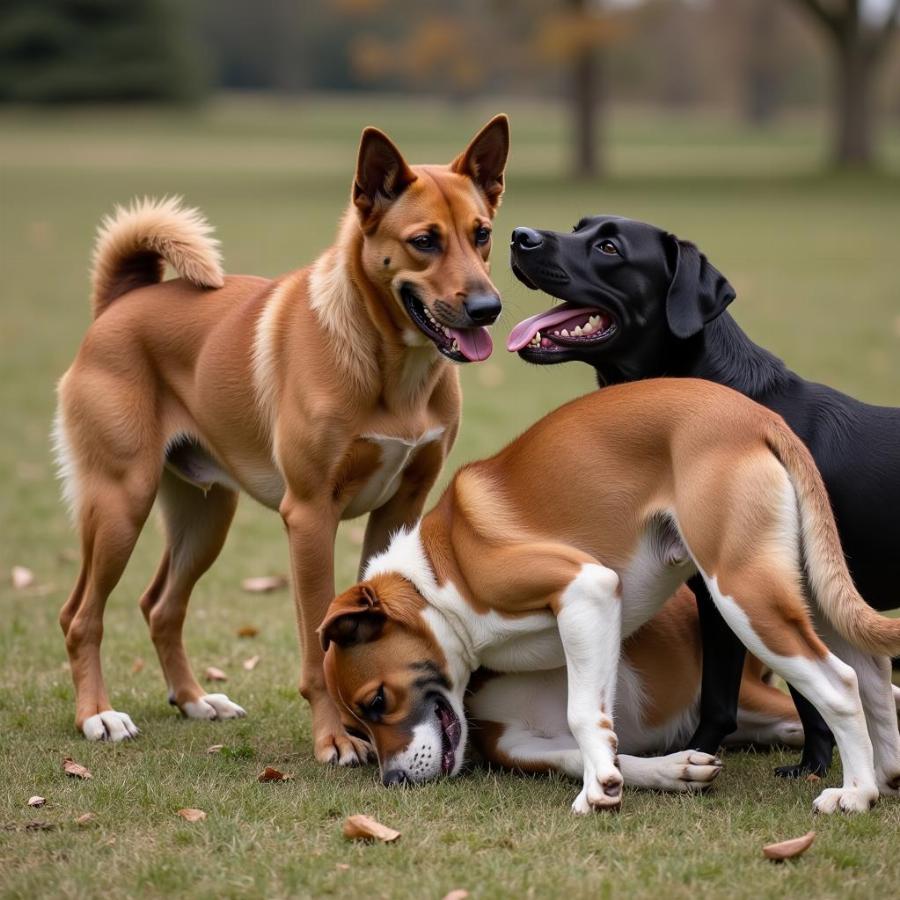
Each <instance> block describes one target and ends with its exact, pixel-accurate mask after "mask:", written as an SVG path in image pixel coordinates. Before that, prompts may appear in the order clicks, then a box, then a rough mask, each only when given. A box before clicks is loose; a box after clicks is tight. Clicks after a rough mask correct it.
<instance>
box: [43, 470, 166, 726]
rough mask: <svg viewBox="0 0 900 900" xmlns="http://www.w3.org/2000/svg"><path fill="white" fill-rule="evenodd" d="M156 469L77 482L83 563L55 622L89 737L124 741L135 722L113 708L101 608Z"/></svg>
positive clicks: (79, 718)
mask: <svg viewBox="0 0 900 900" xmlns="http://www.w3.org/2000/svg"><path fill="white" fill-rule="evenodd" d="M155 492H156V473H151V472H149V471H143V472H142V471H140V469H134V470H130V471H128V472H126V473H125V474H122V475H121V477H119V478H116V479H113V478H110V477H98V476H97V475H96V473H95V474H93V475H92V476H91V477H90V479H89V480H86V483H85V482H82V483H81V484H80V485H79V503H78V518H79V524H80V531H81V548H82V564H81V571H80V573H79V575H78V581H77V582H76V584H75V588H74V590H73V591H72V593H71V595H70V596H69V599H68V600H67V601H66V603H65V605H64V606H63V608H62V610H61V612H60V615H59V623H60V626H61V627H62V630H63V634H64V635H65V639H66V650H67V651H68V654H69V665H70V666H71V670H72V680H73V681H74V683H75V724H76V726H77V727H78V728H79V729H80V730H81V731H82V732H83V734H84V736H85V737H86V738H87V739H88V740H92V741H99V740H110V741H122V740H126V739H127V738H130V737H134V736H135V735H136V734H137V728H136V727H135V725H134V723H133V722H132V721H131V718H130V716H128V714H127V713H123V712H117V711H116V710H114V709H112V707H111V706H110V702H109V697H108V695H107V693H106V686H105V684H104V681H103V672H102V668H101V665H100V641H101V639H102V636H103V611H104V609H105V607H106V600H107V598H108V597H109V595H110V593H111V592H112V590H113V588H114V587H115V586H116V584H117V583H118V581H119V578H121V576H122V572H123V571H124V570H125V566H126V564H127V563H128V559H129V557H130V556H131V551H132V550H133V549H134V545H135V543H136V541H137V538H138V535H139V534H140V531H141V528H142V527H143V524H144V522H145V521H146V518H147V515H148V514H149V512H150V508H151V506H152V505H153V496H154V494H155Z"/></svg>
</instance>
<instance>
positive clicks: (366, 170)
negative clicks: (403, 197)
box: [353, 128, 416, 225]
mask: <svg viewBox="0 0 900 900" xmlns="http://www.w3.org/2000/svg"><path fill="white" fill-rule="evenodd" d="M415 180H416V174H415V173H414V172H413V170H412V169H410V167H409V166H408V165H407V164H406V160H405V159H404V158H403V156H402V154H401V153H400V151H399V150H398V149H397V148H396V147H395V146H394V144H393V142H392V141H391V139H390V138H389V137H388V136H387V135H386V134H384V133H383V132H381V131H379V130H378V129H377V128H366V129H365V130H364V131H363V133H362V138H361V139H360V142H359V155H358V156H357V159H356V177H355V178H354V180H353V203H354V204H355V205H356V208H357V210H358V211H359V218H360V221H361V222H362V223H363V225H366V224H370V223H371V222H372V221H373V219H374V217H376V216H377V215H378V214H380V213H381V212H383V211H384V210H385V209H386V208H387V206H388V205H389V204H390V203H391V202H393V201H394V200H396V199H397V197H399V196H400V194H402V193H403V192H404V191H405V190H406V189H407V188H408V187H409V186H410V185H411V184H412V183H413V182H414V181H415Z"/></svg>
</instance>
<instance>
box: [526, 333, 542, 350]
mask: <svg viewBox="0 0 900 900" xmlns="http://www.w3.org/2000/svg"><path fill="white" fill-rule="evenodd" d="M529 344H530V346H532V347H540V346H541V333H540V332H539V331H538V332H537V333H536V334H535V336H534V337H533V338H532V339H531V340H530V341H529Z"/></svg>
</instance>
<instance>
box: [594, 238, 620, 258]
mask: <svg viewBox="0 0 900 900" xmlns="http://www.w3.org/2000/svg"><path fill="white" fill-rule="evenodd" d="M597 247H598V249H599V250H600V252H601V253H605V254H606V255H607V256H618V255H619V248H618V247H617V246H616V245H615V244H614V243H613V242H612V241H600V243H599V244H597Z"/></svg>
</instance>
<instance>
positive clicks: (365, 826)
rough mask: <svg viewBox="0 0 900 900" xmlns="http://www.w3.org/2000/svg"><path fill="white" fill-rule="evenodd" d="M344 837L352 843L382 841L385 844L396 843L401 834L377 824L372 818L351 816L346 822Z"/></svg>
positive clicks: (379, 823)
mask: <svg viewBox="0 0 900 900" xmlns="http://www.w3.org/2000/svg"><path fill="white" fill-rule="evenodd" d="M344 837H345V838H348V839H349V840H351V841H382V842H384V843H385V844H388V843H390V842H391V841H396V840H397V838H398V837H400V832H399V831H395V830H394V829H393V828H388V826H387V825H382V824H381V822H376V821H375V819H373V818H372V817H371V816H363V815H357V816H349V817H348V818H347V820H346V821H345V822H344Z"/></svg>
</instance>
